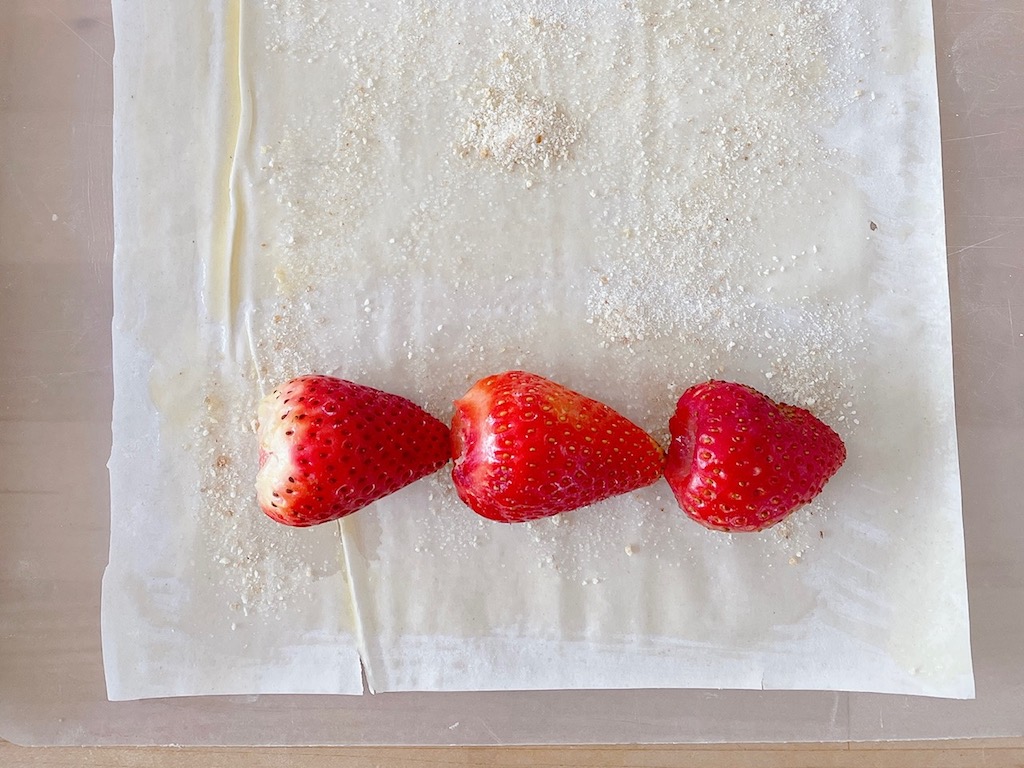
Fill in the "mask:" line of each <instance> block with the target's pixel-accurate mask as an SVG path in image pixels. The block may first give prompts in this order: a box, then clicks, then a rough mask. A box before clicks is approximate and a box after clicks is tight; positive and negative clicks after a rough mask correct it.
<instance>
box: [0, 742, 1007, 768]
mask: <svg viewBox="0 0 1024 768" xmlns="http://www.w3.org/2000/svg"><path fill="white" fill-rule="evenodd" d="M0 765H2V766H4V767H5V768H34V767H35V766H98V767H102V768H120V767H121V766H133V767H134V766H140V767H143V768H162V767H163V766H174V767H175V768H193V767H194V768H235V767H236V766H237V768H262V767H263V766H288V768H321V766H323V767H324V768H326V766H331V767H332V768H377V766H380V767H381V768H383V767H384V766H386V767H387V768H413V767H415V768H433V767H434V766H449V765H456V766H465V767H466V768H476V766H480V768H483V767H484V766H488V768H502V767H503V766H544V767H545V768H555V766H581V767H582V768H608V767H610V766H628V767H629V768H675V767H676V766H684V765H685V766H692V768H725V767H726V766H729V768H746V767H750V768H753V767H754V766H756V767H757V768H774V767H775V766H780V767H781V766H786V768H812V767H813V768H818V766H821V767H823V768H824V767H828V768H845V766H872V767H873V768H887V766H893V767H894V768H896V767H898V768H917V767H918V766H928V767H929V768H932V767H934V768H960V767H961V766H964V767H966V766H971V767H972V768H973V766H982V765H983V766H986V768H1009V766H1015V767H1018V768H1019V767H1020V766H1024V739H981V740H975V741H948V742H902V743H901V742H893V743H889V744H873V743H863V744H858V743H839V744H792V745H787V744H779V745H721V746H718V745H716V746H698V747H687V746H681V747H672V746H641V747H630V746H621V747H619V746H605V747H502V748H495V747H459V748H454V747H405V748H397V747H357V748H344V747H314V748H300V747H292V748H281V749H272V748H248V747H243V748H199V747H197V748H175V747H147V748H126V747H90V748H67V747H37V748H26V747H17V746H15V745H13V744H11V743H9V742H6V741H0Z"/></svg>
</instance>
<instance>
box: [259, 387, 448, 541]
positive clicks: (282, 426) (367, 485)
mask: <svg viewBox="0 0 1024 768" xmlns="http://www.w3.org/2000/svg"><path fill="white" fill-rule="evenodd" d="M257 434H258V438H259V447H260V470H259V473H258V474H257V475H256V496H257V499H258V500H259V503H260V507H261V508H262V509H263V511H264V512H266V513H267V514H268V515H269V516H270V517H272V518H273V519H274V520H276V521H278V522H279V523H284V524H285V525H295V526H300V527H304V526H309V525H317V524H319V523H326V522H328V521H330V520H337V519H338V518H339V517H344V516H345V515H349V514H351V513H353V512H355V511H356V510H358V509H362V508H363V507H365V506H366V505H368V504H370V503H372V502H374V501H376V500H377V499H379V498H381V497H383V496H387V495H388V494H389V493H394V492H395V491H397V490H398V489H399V488H404V487H405V486H407V485H408V484H409V483H411V482H413V481H414V480H418V479H419V478H421V477H424V476H425V475H429V474H430V473H431V472H434V471H435V470H437V469H440V468H441V467H442V466H443V465H444V464H445V463H446V462H447V461H448V454H449V452H450V448H449V436H448V427H446V426H445V425H444V424H442V423H441V422H440V421H438V420H437V419H435V418H434V417H433V416H431V415H430V414H429V413H427V412H426V411H424V410H423V409H422V408H420V407H419V406H418V405H416V404H415V403H412V402H410V401H409V400H406V399H405V398H404V397H399V396H398V395H392V394H388V393H387V392H381V391H380V390H378V389H372V388H371V387H365V386H362V385H361V384H353V383H352V382H350V381H343V380H342V379H335V378H332V377H330V376H300V377H299V378H297V379H292V380H291V381H289V382H287V383H286V384H282V385H281V386H280V387H278V388H277V389H275V390H274V391H273V392H271V393H270V394H269V395H267V396H266V397H265V398H263V400H262V401H261V402H260V405H259V429H258V433H257Z"/></svg>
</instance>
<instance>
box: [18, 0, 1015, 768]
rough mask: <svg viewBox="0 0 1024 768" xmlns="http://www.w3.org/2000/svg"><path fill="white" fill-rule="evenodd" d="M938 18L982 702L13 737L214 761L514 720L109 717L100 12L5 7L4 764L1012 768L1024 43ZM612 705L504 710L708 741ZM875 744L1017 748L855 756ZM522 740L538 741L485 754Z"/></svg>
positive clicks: (105, 179) (916, 748) (639, 722)
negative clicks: (756, 733) (718, 721)
mask: <svg viewBox="0 0 1024 768" xmlns="http://www.w3.org/2000/svg"><path fill="white" fill-rule="evenodd" d="M934 7H935V17H936V41H937V47H938V50H939V56H938V68H939V87H940V100H941V102H942V109H941V112H942V135H943V163H944V180H945V202H946V227H947V248H948V256H949V266H950V290H951V298H952V313H953V336H954V358H955V371H956V396H957V424H958V430H959V435H960V457H961V476H962V485H963V498H964V517H965V528H966V544H967V555H968V574H969V577H968V578H969V584H970V592H971V612H972V617H971V618H972V629H973V634H972V637H973V645H974V658H975V669H976V675H977V680H978V699H977V700H976V701H974V702H952V701H938V700H921V699H918V700H912V699H908V698H906V697H885V696H867V695H849V696H847V695H846V694H838V695H836V698H835V707H834V709H832V711H831V714H832V717H831V720H828V718H826V720H828V722H829V723H830V724H831V726H832V728H831V729H820V728H817V726H816V725H815V724H816V723H817V721H814V722H812V721H810V720H808V721H806V722H794V723H793V724H792V733H793V734H795V735H787V734H783V735H781V736H779V735H777V738H780V739H790V740H793V741H813V740H829V739H832V740H834V741H835V743H833V744H825V745H818V744H806V745H805V744H797V745H793V746H786V745H778V746H760V745H759V746H706V747H705V746H698V747H690V746H684V747H663V746H644V747H548V748H541V747H502V748H499V747H463V748H449V747H438V748H420V747H415V748H384V747H357V748H289V749H262V748H261V749H258V748H222V749H221V748H218V749H210V748H177V747H172V748H163V747H161V748H144V749H134V748H124V747H110V748H106V747H105V748H87V749H72V748H65V747H54V748H34V749H26V748H22V747H16V746H13V745H12V744H10V743H9V742H6V741H3V740H2V739H3V738H7V739H11V740H14V741H18V742H24V743H58V744H76V743H90V744H92V743H110V744H126V743H127V744H130V743H158V744H159V743H183V742H190V743H208V744H209V743H212V744H216V743H231V742H235V743H239V742H240V741H241V739H242V738H243V737H242V736H239V735H238V734H241V733H251V732H257V733H261V734H264V737H263V738H264V740H267V741H280V740H282V739H280V738H278V736H277V734H278V733H279V731H275V730H274V727H275V725H279V726H280V727H281V728H282V729H283V730H282V731H280V732H285V733H287V734H288V736H287V737H286V738H285V739H284V741H287V742H288V743H303V740H304V738H305V737H304V733H306V732H307V731H308V729H309V727H310V726H309V724H310V723H314V724H315V727H316V729H317V730H316V732H317V733H320V734H331V735H330V736H328V737H326V738H323V737H321V738H319V739H318V738H316V737H314V738H313V739H312V740H313V741H320V742H321V743H323V742H324V741H331V740H334V741H340V742H349V743H360V742H362V743H371V742H373V741H387V739H386V738H380V737H379V734H380V733H386V729H385V730H383V731H382V729H381V727H380V722H381V720H380V717H381V716H386V717H387V718H390V720H389V721H388V722H392V721H393V722H406V723H408V722H410V721H413V722H414V723H419V725H420V727H419V728H418V730H415V732H412V733H409V734H407V735H406V736H405V737H404V738H401V739H395V740H396V741H404V742H406V743H430V742H433V743H444V742H445V741H446V740H450V739H451V738H453V737H452V736H451V735H450V734H449V731H448V730H447V729H448V728H449V727H450V726H449V725H448V724H449V723H451V722H452V720H453V719H457V717H453V718H451V719H445V718H446V716H447V713H442V712H440V711H439V710H438V711H435V707H434V704H433V703H431V702H433V701H436V702H437V703H438V707H449V708H451V709H452V710H453V711H454V710H455V708H456V707H461V708H463V710H464V711H466V712H467V713H469V715H468V716H470V717H471V716H473V715H479V718H478V719H481V724H480V728H481V729H483V728H487V729H488V730H489V726H488V724H487V723H485V722H483V719H486V718H491V720H490V722H491V723H492V724H493V723H494V722H495V720H494V719H493V716H494V714H495V713H499V714H501V715H502V718H503V722H504V721H505V720H508V719H510V716H509V713H508V712H507V711H506V710H505V709H502V708H501V707H499V706H498V703H496V702H495V700H494V699H493V695H491V696H490V697H488V696H484V697H483V698H484V699H486V701H485V702H483V704H481V699H472V700H471V701H470V700H467V699H465V698H459V697H457V696H455V697H451V698H449V699H446V700H445V701H446V702H447V703H445V704H442V703H441V699H436V700H431V701H427V700H425V699H423V698H421V697H410V698H407V699H399V698H395V699H392V700H388V701H383V700H382V701H380V702H369V703H367V702H356V703H353V702H351V701H342V700H340V699H343V698H345V697H339V700H325V698H322V697H321V698H317V699H315V700H303V701H296V699H297V698H298V697H280V700H275V701H268V697H263V698H262V700H259V701H256V700H255V697H238V700H235V701H231V700H221V701H219V702H218V701H198V700H189V701H184V700H178V701H160V702H134V703H129V704H121V705H114V704H111V703H110V702H107V701H106V699H105V695H104V693H103V676H102V665H101V659H100V647H99V626H98V625H99V587H100V585H99V580H100V577H101V575H102V572H103V567H104V566H105V564H106V558H107V542H108V533H109V522H108V514H109V510H108V506H107V504H108V496H107V492H108V491H107V487H108V486H107V473H106V468H105V466H104V465H105V461H106V457H107V455H108V454H109V448H110V393H111V376H110V373H111V361H110V352H109V350H110V317H111V306H110V301H111V295H110V294H111V291H110V268H111V253H112V247H113V227H112V216H111V200H110V178H111V156H112V147H111V77H112V69H111V59H112V53H113V39H112V29H111V26H110V7H109V0H13V2H8V3H7V4H5V7H4V10H3V12H2V13H0V275H2V278H0V360H2V361H3V362H4V365H3V367H2V370H0V420H3V425H4V426H3V436H2V437H0V455H2V460H0V520H3V523H4V528H5V535H4V536H3V537H0V765H3V766H12V767H14V768H17V767H19V766H40V765H93V766H126V765H147V766H164V765H168V766H169V765H174V766H190V765H195V766H199V765H202V766H236V765H238V766H241V765H245V766H247V768H248V767H249V766H271V765H289V766H295V767H296V768H301V766H319V765H332V766H371V765H374V766H376V765H387V766H412V765H416V766H430V765H453V764H454V765H465V766H476V765H481V766H482V765H498V766H500V765H509V766H512V765H520V766H528V765H545V766H556V765H581V766H609V765H630V766H676V765H683V764H686V765H695V766H725V765H729V766H782V765H786V766H803V765H807V766H810V765H826V766H854V765H865V766H866V765H871V766H888V765H893V766H896V765H899V766H915V765H929V766H932V765H934V766H967V765H979V764H984V765H997V766H1010V765H1017V766H1020V765H1024V715H1022V714H1021V713H1024V658H1022V657H1021V653H1022V650H1021V643H1020V637H1021V636H1024V566H1022V564H1021V561H1020V558H1019V553H1020V552H1021V551H1022V550H1024V538H1022V531H1024V529H1022V528H1021V526H1020V524H1019V513H1020V502H1019V499H1020V497H1021V494H1022V493H1024V486H1022V475H1021V472H1020V466H1021V465H1022V463H1024V386H1022V383H1021V382H1022V381H1024V320H1022V318H1024V278H1022V274H1024V24H1022V23H1021V22H1022V17H1021V4H1020V0H934ZM1015 316H1016V320H1015ZM637 695H638V696H639V695H640V694H637ZM717 695H718V694H715V696H717ZM721 696H722V700H723V702H724V701H725V700H728V701H730V702H733V701H734V700H735V701H736V702H741V703H742V702H748V703H750V702H753V701H754V699H751V698H749V697H739V696H737V697H733V696H732V695H731V693H730V692H725V693H723V694H721ZM751 696H756V695H755V694H751ZM805 696H806V695H805V694H802V693H791V694H790V695H788V696H779V697H777V698H775V697H772V696H771V695H765V696H764V697H760V698H757V699H756V701H757V703H758V711H759V712H762V713H767V714H763V717H764V718H765V720H763V721H762V723H761V725H762V726H764V723H767V722H769V720H768V718H769V717H770V716H772V715H774V714H777V712H779V711H781V710H780V709H779V707H784V706H786V702H790V701H798V700H799V701H802V702H804V703H805V704H806V703H807V701H811V700H810V699H806V700H805ZM270 698H273V697H270ZM285 698H288V699H289V701H287V702H285V701H284V699H285ZM538 700H540V699H538ZM615 700H616V701H619V702H620V704H618V705H612V704H607V705H606V704H603V703H602V704H593V705H591V704H590V700H588V703H587V706H586V707H582V708H576V709H565V708H563V709H558V708H559V707H561V706H562V705H561V704H560V703H559V702H562V701H563V699H561V698H558V697H544V698H543V701H544V702H545V705H544V708H542V709H538V710H537V712H536V713H531V712H525V711H521V712H518V713H516V712H512V713H511V714H512V715H515V716H518V717H519V720H518V721H517V722H521V725H520V727H518V729H517V728H516V727H512V728H511V730H510V733H516V734H521V733H527V732H529V731H527V730H526V728H527V725H526V723H527V722H528V721H531V719H530V716H532V722H537V721H540V720H541V719H542V718H544V717H548V716H549V715H550V713H552V712H556V711H564V712H565V717H564V718H562V721H560V722H557V723H553V724H550V725H551V728H550V729H549V730H548V731H547V732H548V734H549V737H545V736H543V734H541V735H538V737H537V738H536V739H535V740H537V741H549V740H550V741H557V740H562V741H565V740H568V741H574V740H575V741H591V742H597V741H600V740H602V738H607V736H603V735H604V734H607V733H609V729H611V730H612V731H614V732H620V731H621V732H625V733H634V734H636V738H631V739H628V740H629V741H643V740H645V739H650V740H658V739H657V736H656V734H659V733H673V734H676V740H679V741H694V740H699V739H700V731H699V729H698V726H697V723H698V722H699V717H698V716H699V714H700V713H696V714H695V713H694V712H670V713H668V714H666V713H665V712H663V711H661V710H660V709H659V708H658V707H656V706H653V705H651V706H646V705H645V706H646V709H644V710H643V711H641V709H640V708H639V704H641V703H642V702H640V701H639V699H637V700H636V701H634V700H633V699H630V698H629V697H628V696H620V697H619V698H618V699H615ZM517 701H520V703H522V702H523V701H525V699H517ZM531 701H533V700H532V699H531ZM814 701H817V700H816V699H815V700H814ZM453 702H454V703H453ZM776 702H781V704H779V705H778V706H777V705H776ZM812 703H813V702H812ZM762 705H763V706H762ZM616 707H618V709H616ZM620 710H621V711H620ZM734 710H735V711H737V712H750V711H751V710H750V709H746V708H742V709H736V708H735V707H734ZM594 712H600V717H595V716H594V714H593V713H594ZM488 713H490V714H488ZM544 713H548V715H545V714H544ZM644 713H646V714H644ZM674 714H678V715H679V716H678V718H674V717H673V716H672V715H674ZM551 717H554V716H553V715H552V716H551ZM403 718H404V720H403ZM417 718H419V719H417ZM511 719H514V718H511ZM554 719H556V720H557V719H558V718H557V717H554ZM748 719H753V718H748ZM779 722H788V721H785V720H780V721H779ZM749 725H750V723H747V722H745V721H744V720H743V718H742V717H740V716H739V715H737V728H736V731H735V736H734V737H735V738H736V739H740V740H742V739H750V738H751V736H750V735H745V734H747V733H748V732H749V728H747V726H749ZM243 726H247V727H243ZM745 728H747V730H744V729H745ZM406 730H409V729H406ZM486 733H487V731H485V730H480V732H479V733H477V732H476V731H473V732H470V733H467V734H466V735H464V736H462V737H461V738H462V740H463V741H464V742H465V743H474V742H476V743H480V742H481V741H487V740H488V739H487V738H484V737H486ZM874 733H883V734H886V735H890V736H891V737H892V738H940V737H946V736H951V735H968V734H969V735H975V736H996V735H998V736H1013V737H1014V738H1013V739H1010V740H1005V739H1003V740H995V741H994V740H984V739H979V740H973V741H969V742H964V741H955V742H928V743H912V742H903V743H900V742H897V743H890V744H881V745H880V744H869V743H856V742H853V743H851V742H849V741H846V739H848V738H863V737H865V736H864V734H874ZM266 734H273V735H272V736H266ZM367 734H370V735H367ZM373 734H378V736H374V735H373ZM480 734H483V736H481V735H480ZM551 734H555V736H551ZM558 734H561V735H560V736H559V735H558ZM652 734H655V735H652ZM517 740H519V741H524V740H530V739H527V738H525V737H519V738H515V737H507V738H500V737H498V736H495V738H494V739H493V741H494V742H495V743H502V742H504V741H513V742H514V741H517ZM609 740H615V739H609ZM662 740H664V739H662ZM242 743H247V742H242Z"/></svg>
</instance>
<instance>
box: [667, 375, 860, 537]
mask: <svg viewBox="0 0 1024 768" xmlns="http://www.w3.org/2000/svg"><path fill="white" fill-rule="evenodd" d="M669 431H670V432H671V433H672V443H671V445H670V446H669V451H668V462H667V463H666V466H665V478H666V479H667V480H668V484H669V486H670V487H671V488H672V492H673V493H674V494H675V497H676V501H678V502H679V506H681V507H682V508H683V511H684V512H685V513H686V514H687V515H689V516H690V517H692V518H693V519H694V520H696V521H697V522H698V523H701V524H702V525H705V526H707V527H708V528H712V529H714V530H717V531H760V530H763V529H765V528H768V527H770V526H772V525H775V524H776V523H777V522H779V521H780V520H782V519H783V518H784V517H786V515H788V514H789V513H790V512H792V511H793V510H795V509H797V508H798V507H801V506H803V505H804V504H806V503H808V502H809V501H810V500H811V499H813V498H814V497H815V496H817V495H818V494H819V493H821V489H822V488H823V487H824V485H825V483H826V482H827V481H828V479H829V478H830V477H832V475H834V474H835V473H836V471H837V470H838V469H839V467H840V466H841V465H842V463H843V461H845V460H846V447H845V446H844V445H843V441H842V440H841V439H840V438H839V435H837V434H836V433H835V432H834V431H833V430H832V429H831V428H830V427H829V426H827V425H826V424H824V423H822V422H821V421H819V420H818V419H817V418H815V417H814V416H813V415H812V414H811V413H809V412H808V411H805V410H804V409H803V408H797V407H796V406H792V405H785V404H782V403H776V402H775V401H774V400H772V399H771V398H769V397H767V396H766V395H763V394H761V393H760V392H758V391H757V390H755V389H753V388H751V387H748V386H745V385H743V384H734V383H731V382H726V381H709V382H706V383H704V384H698V385H697V386H695V387H691V388H690V389H688V390H686V392H684V393H683V396H682V397H680V398H679V403H678V404H677V406H676V412H675V415H673V416H672V418H671V420H670V421H669Z"/></svg>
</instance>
